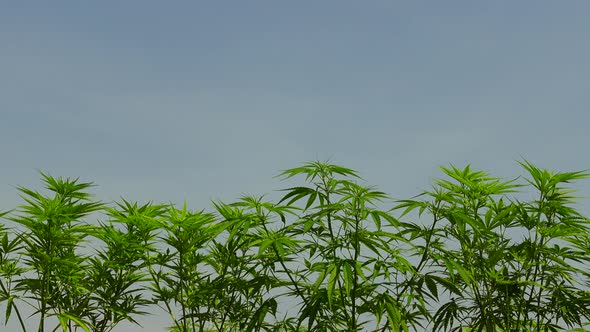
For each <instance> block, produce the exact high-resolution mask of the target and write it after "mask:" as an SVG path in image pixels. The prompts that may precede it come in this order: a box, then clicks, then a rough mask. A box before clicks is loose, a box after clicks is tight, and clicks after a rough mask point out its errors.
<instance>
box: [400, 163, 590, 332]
mask: <svg viewBox="0 0 590 332" xmlns="http://www.w3.org/2000/svg"><path fill="white" fill-rule="evenodd" d="M521 165H522V166H523V168H524V169H525V170H526V171H527V173H528V176H529V178H528V179H527V180H526V181H527V185H520V184H517V183H516V182H515V180H509V181H504V180H502V179H500V178H496V177H491V176H490V175H489V174H488V173H487V172H483V171H475V170H473V169H471V167H469V166H467V167H465V168H463V169H459V168H456V167H450V168H445V167H442V168H441V169H442V171H443V172H444V173H445V174H446V175H447V176H448V177H449V179H441V180H437V181H436V182H435V184H434V186H433V190H431V191H425V192H423V193H422V194H421V196H422V197H424V198H423V199H412V200H405V201H403V202H401V204H400V205H399V206H398V208H404V209H405V213H407V212H409V211H412V210H418V212H419V215H422V214H423V213H424V212H427V213H429V214H431V215H432V218H433V221H432V223H431V224H430V225H427V226H425V227H419V226H418V225H414V228H415V231H414V232H413V236H414V237H415V239H416V241H419V239H422V243H423V245H421V246H419V248H420V254H421V261H420V264H421V265H424V266H426V271H427V272H426V273H425V275H424V277H423V278H422V279H423V281H424V283H425V285H426V286H427V287H428V288H429V289H431V290H432V292H431V293H432V294H433V295H434V299H435V300H437V302H439V303H440V305H439V307H438V310H437V311H436V313H435V314H434V316H433V319H432V324H433V325H432V329H433V330H435V331H511V332H512V331H515V332H517V331H535V332H536V331H559V330H562V329H563V328H564V327H567V328H572V327H579V328H581V326H582V325H583V324H584V323H587V322H588V319H589V318H590V309H589V308H590V296H589V295H590V293H588V291H587V289H588V272H587V271H585V269H583V266H584V264H587V263H589V260H590V257H589V256H588V243H589V242H588V238H589V236H588V234H589V232H588V230H589V228H588V219H587V218H585V217H583V216H582V215H581V214H580V213H579V212H577V211H576V210H575V209H573V208H572V207H571V204H572V203H573V198H574V197H573V196H572V195H571V191H570V190H568V189H566V188H565V187H564V184H567V183H569V182H571V181H575V180H579V179H582V178H585V177H587V176H588V174H587V173H584V172H565V173H552V172H549V171H546V170H542V169H539V168H537V167H535V166H534V165H532V164H531V163H529V162H522V163H521ZM522 188H525V189H532V192H533V193H535V194H536V196H537V198H535V199H532V200H525V201H522V200H519V199H516V198H514V197H509V196H508V194H510V193H513V192H514V191H516V190H517V189H522ZM441 288H442V290H443V293H445V294H444V296H442V294H441V296H440V297H439V294H438V289H441Z"/></svg>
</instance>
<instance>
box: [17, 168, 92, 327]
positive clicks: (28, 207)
mask: <svg viewBox="0 0 590 332" xmlns="http://www.w3.org/2000/svg"><path fill="white" fill-rule="evenodd" d="M41 176H42V179H43V183H44V185H45V188H46V189H47V190H48V191H49V192H50V194H49V195H44V194H42V193H39V192H37V191H35V190H31V189H27V188H24V187H19V188H18V190H19V191H20V192H21V195H22V198H23V199H24V201H25V204H23V205H21V206H20V208H19V209H18V211H17V214H16V215H12V216H10V217H8V219H9V220H11V221H13V222H15V223H17V224H18V225H20V226H21V228H22V230H21V231H20V232H19V234H18V237H19V239H20V240H21V241H22V249H21V250H19V256H21V257H22V260H21V262H22V267H21V268H22V274H20V275H19V277H18V278H17V279H16V280H15V287H14V290H15V291H17V292H20V293H21V296H22V297H23V299H28V300H27V301H25V302H26V303H28V304H30V305H31V306H33V309H34V314H37V315H38V316H39V324H38V328H37V331H39V332H43V331H45V326H46V320H47V319H48V318H50V317H55V318H57V320H58V322H59V324H58V325H57V326H58V327H59V326H61V327H62V329H63V330H64V331H72V330H74V329H75V327H76V326H78V327H80V328H82V329H84V330H85V331H90V326H91V325H90V322H89V321H87V320H85V319H83V318H82V317H81V316H82V315H81V313H82V312H83V311H84V310H85V306H86V303H87V302H86V300H87V299H88V295H89V293H90V292H91V290H89V289H88V288H87V287H85V286H86V285H85V283H84V279H85V278H86V275H85V271H87V267H88V266H87V263H86V262H87V260H86V258H87V257H86V256H85V255H83V254H82V253H80V250H81V249H82V244H83V243H84V241H85V238H86V237H87V236H88V235H89V234H90V233H91V232H92V227H91V226H89V225H88V224H86V223H85V222H84V221H83V218H84V217H86V216H88V215H89V214H91V213H93V212H96V211H99V210H100V209H101V208H102V204H101V203H100V202H94V201H92V200H91V198H90V194H89V193H87V192H86V190H87V189H88V188H90V187H91V186H92V183H82V182H79V181H78V179H69V178H66V179H63V178H54V177H51V176H49V175H46V174H44V173H41ZM19 320H20V315H19ZM21 327H22V328H23V331H24V330H25V327H24V324H22V322H21ZM51 330H54V328H51Z"/></svg>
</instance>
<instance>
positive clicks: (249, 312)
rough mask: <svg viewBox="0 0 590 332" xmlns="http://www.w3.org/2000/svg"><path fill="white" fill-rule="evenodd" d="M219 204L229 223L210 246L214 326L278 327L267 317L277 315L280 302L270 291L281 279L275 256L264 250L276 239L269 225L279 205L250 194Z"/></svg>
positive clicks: (240, 328) (227, 328) (223, 328)
mask: <svg viewBox="0 0 590 332" xmlns="http://www.w3.org/2000/svg"><path fill="white" fill-rule="evenodd" d="M215 208H216V210H217V212H218V213H219V215H220V216H221V217H222V218H223V221H224V223H225V224H226V228H225V232H224V233H223V234H221V235H222V236H219V237H217V238H216V239H215V240H214V241H213V242H212V244H211V246H210V256H209V261H210V266H211V267H212V268H213V270H214V274H213V275H212V276H211V279H210V281H209V283H208V284H209V285H210V286H211V288H210V290H211V292H210V294H211V297H210V299H211V302H210V304H209V307H210V308H211V309H212V311H211V313H213V314H214V317H215V320H214V321H213V323H214V324H213V326H214V327H215V328H216V329H217V330H219V331H274V330H276V328H277V325H276V324H275V323H276V322H272V321H269V320H268V319H267V318H268V316H272V319H273V320H275V318H276V314H277V308H278V302H277V300H276V297H275V296H273V295H271V294H270V293H271V291H273V290H276V289H278V288H279V287H280V286H281V285H282V282H281V280H280V279H279V278H277V277H276V266H275V265H276V264H277V256H276V255H275V253H274V252H268V251H266V250H265V249H266V248H268V246H269V245H270V244H268V241H274V240H275V238H273V237H272V234H271V233H270V230H269V228H268V226H269V225H270V224H271V219H272V216H273V215H275V214H276V213H277V212H279V210H278V209H275V207H274V205H273V204H272V203H269V202H264V201H263V200H262V197H252V196H244V197H242V198H241V199H240V200H238V201H237V202H234V203H231V204H224V203H216V204H215ZM282 245H287V246H288V245H291V243H287V242H285V243H283V244H282Z"/></svg>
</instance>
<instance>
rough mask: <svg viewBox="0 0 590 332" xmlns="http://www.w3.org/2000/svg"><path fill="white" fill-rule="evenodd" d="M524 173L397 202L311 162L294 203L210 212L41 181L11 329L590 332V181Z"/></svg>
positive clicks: (2, 230)
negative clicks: (587, 189)
mask: <svg viewBox="0 0 590 332" xmlns="http://www.w3.org/2000/svg"><path fill="white" fill-rule="evenodd" d="M520 164H521V166H522V167H523V169H524V170H525V172H526V176H525V177H523V180H521V179H520V178H519V179H514V180H503V179H501V178H497V177H492V176H490V175H489V174H488V173H487V172H484V171H477V170H473V169H472V168H471V167H469V166H467V167H465V168H457V167H454V166H451V167H442V168H441V169H442V171H443V173H444V178H442V179H439V180H436V181H435V182H434V184H433V186H432V189H431V190H427V191H424V192H423V193H421V194H420V195H418V196H416V197H414V198H412V199H405V200H397V201H394V200H392V199H390V198H389V196H388V195H386V194H385V193H383V192H381V191H379V190H377V189H376V188H375V187H371V186H365V185H363V184H360V183H362V182H363V181H362V179H361V178H360V177H359V175H358V174H357V172H355V171H354V170H351V169H348V168H345V167H341V166H338V165H333V164H330V163H327V162H311V163H307V164H304V165H303V166H301V167H297V168H293V169H289V170H286V171H284V172H282V173H281V174H280V177H282V178H284V179H289V178H303V179H304V182H303V184H301V185H298V186H294V187H291V188H288V189H285V190H284V191H283V194H282V197H281V198H280V199H279V200H278V201H277V202H272V201H269V200H267V199H265V198H264V197H254V196H244V197H242V198H240V199H239V200H237V201H236V202H233V203H224V202H214V203H213V204H212V211H209V212H208V211H205V210H189V209H188V208H187V206H186V204H185V205H184V206H182V207H181V208H179V207H177V206H174V205H172V204H154V203H147V204H140V203H137V202H132V201H128V200H125V199H121V201H120V202H115V203H113V204H110V205H109V204H104V203H102V202H98V201H96V200H94V199H93V198H92V197H91V195H90V193H89V190H90V188H91V187H92V186H93V185H92V183H83V182H80V181H79V180H78V179H70V178H65V179H64V178H55V177H52V176H49V175H46V174H43V173H41V176H42V182H43V184H44V186H45V189H46V191H44V192H39V191H36V190H33V189H28V188H24V187H19V188H18V191H19V192H20V194H21V197H22V199H23V201H24V203H23V204H22V205H21V206H19V207H17V208H15V209H14V210H11V211H7V212H4V213H2V214H1V215H0V216H1V217H2V218H3V219H4V220H5V221H6V222H5V223H3V224H0V305H1V306H3V307H4V313H5V314H4V321H5V323H7V322H8V321H9V320H15V322H16V323H17V325H18V326H19V327H20V329H21V330H22V331H23V332H24V331H33V330H35V329H36V330H37V331H38V332H44V331H57V330H62V331H64V332H65V331H78V330H83V331H86V332H89V331H97V332H107V331H112V330H114V329H115V327H116V326H117V325H118V324H119V323H121V322H123V321H128V322H132V323H136V324H138V325H141V317H142V316H144V315H147V314H149V313H153V312H155V311H156V310H163V312H165V313H167V315H168V316H169V319H170V330H171V331H178V332H188V331H191V332H194V331H199V332H203V331H269V332H270V331H273V332H274V331H277V332H278V331H285V332H287V331H289V332H291V331H297V332H299V331H318V332H319V331H350V332H353V331H374V332H381V331H427V330H430V331H482V332H483V331H485V332H490V331H505V332H520V331H564V330H566V329H570V331H585V330H584V327H585V326H587V325H588V322H589V321H590V287H589V286H590V272H589V271H588V269H587V268H586V267H587V266H588V263H590V229H589V219H588V218H586V217H584V216H583V215H582V214H581V213H580V212H578V211H577V210H576V209H575V206H574V204H575V203H576V197H575V196H573V193H572V191H571V189H569V188H568V184H570V183H571V182H574V181H577V180H580V179H583V178H586V177H588V175H589V174H588V173H585V172H563V173H555V172H549V171H547V170H544V169H540V168H537V167H536V166H534V165H533V164H531V163H529V162H526V161H525V162H521V163H520ZM531 195H532V196H531ZM526 196H530V197H532V198H531V199H523V198H522V197H526ZM89 219H98V220H99V221H98V222H96V223H93V222H90V221H88V220H89ZM31 317H34V318H35V319H31ZM33 325H34V326H33Z"/></svg>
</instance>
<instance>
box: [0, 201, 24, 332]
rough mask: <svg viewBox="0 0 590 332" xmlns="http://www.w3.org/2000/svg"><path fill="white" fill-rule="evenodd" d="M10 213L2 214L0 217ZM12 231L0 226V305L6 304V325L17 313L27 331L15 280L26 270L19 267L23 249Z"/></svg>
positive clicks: (19, 240) (21, 324) (22, 326)
mask: <svg viewBox="0 0 590 332" xmlns="http://www.w3.org/2000/svg"><path fill="white" fill-rule="evenodd" d="M6 214H8V212H2V213H0V217H3V216H5V215H6ZM10 235H11V234H10V231H9V229H7V228H6V227H5V226H4V225H0V303H3V302H6V312H5V315H4V316H5V322H4V323H5V324H7V323H8V320H9V319H10V316H11V314H12V312H13V311H14V312H15V313H16V316H17V319H18V321H19V324H20V327H21V328H22V329H23V331H24V330H25V329H26V327H25V323H24V320H23V316H22V314H21V312H20V309H19V307H18V305H17V304H16V301H15V300H17V299H18V297H19V293H18V292H15V290H14V288H15V280H16V278H18V277H19V276H20V275H21V274H22V273H23V272H24V269H23V268H22V267H21V266H19V260H18V258H17V257H18V256H17V255H18V251H19V250H20V249H21V244H22V242H21V239H20V238H19V237H13V238H10Z"/></svg>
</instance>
